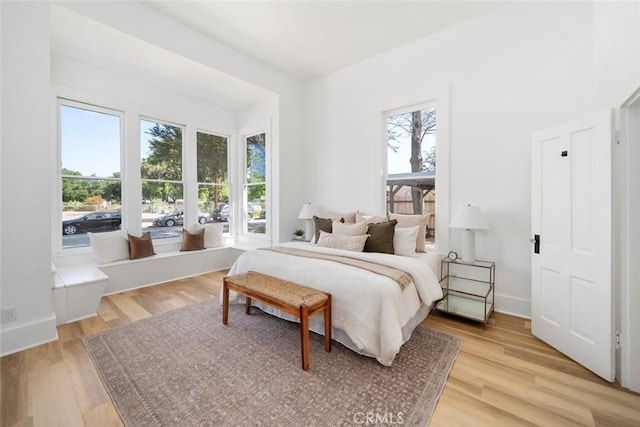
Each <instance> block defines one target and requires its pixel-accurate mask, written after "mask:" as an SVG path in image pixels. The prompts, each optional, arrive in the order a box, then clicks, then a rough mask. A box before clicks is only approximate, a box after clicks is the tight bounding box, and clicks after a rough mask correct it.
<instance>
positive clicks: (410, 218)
mask: <svg viewBox="0 0 640 427" xmlns="http://www.w3.org/2000/svg"><path fill="white" fill-rule="evenodd" d="M389 219H396V220H398V225H397V226H396V231H397V230H398V229H399V228H409V227H415V226H416V225H417V226H419V227H420V228H419V230H418V236H417V237H416V252H424V251H425V246H426V244H427V242H426V240H425V235H426V234H427V220H428V219H429V215H428V214H427V215H406V214H396V213H392V214H389Z"/></svg>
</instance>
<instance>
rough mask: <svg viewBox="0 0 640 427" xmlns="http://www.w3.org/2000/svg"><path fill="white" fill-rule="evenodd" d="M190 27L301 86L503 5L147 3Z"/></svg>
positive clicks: (494, 3) (387, 2)
mask: <svg viewBox="0 0 640 427" xmlns="http://www.w3.org/2000/svg"><path fill="white" fill-rule="evenodd" d="M147 4H148V5H150V6H152V7H153V8H155V9H156V10H157V11H159V12H161V13H163V14H164V15H166V16H168V17H171V18H173V19H176V20H178V21H182V22H183V23H184V24H186V25H188V26H189V27H191V28H192V29H195V30H197V31H200V32H201V33H203V34H205V35H207V36H209V37H211V38H213V39H215V40H217V41H219V42H220V43H222V44H225V45H227V46H229V47H231V48H233V49H235V50H237V51H240V52H243V53H245V54H247V55H248V56H251V57H253V58H255V59H257V60H259V61H261V62H263V63H265V64H267V65H269V66H270V67H272V68H274V69H276V70H280V71H282V72H283V73H285V74H287V75H288V76H290V77H292V78H294V79H296V80H300V81H305V80H309V79H313V78H315V77H318V76H321V75H323V74H327V73H330V72H333V71H336V70H338V69H340V68H343V67H346V66H348V65H350V64H353V63H355V62H359V61H362V60H364V59H366V58H368V57H371V56H374V55H377V54H380V53H382V52H384V51H386V50H389V49H392V48H394V47H398V46H401V45H403V44H406V43H409V42H411V41H413V40H416V39H418V38H422V37H426V36H429V35H431V34H435V33H437V32H439V31H442V30H444V29H446V28H449V27H452V26H454V25H457V24H460V23H462V22H464V21H467V20H469V19H472V18H474V17H477V16H479V15H482V14H485V13H488V12H491V11H493V10H495V9H496V8H498V7H502V6H505V5H507V4H508V3H507V2H505V1H504V0H502V1H493V2H488V1H478V0H472V1H458V0H456V1H442V0H441V1H415V0H414V1H392V0H388V1H200V2H182V1H152V2H148V3H147Z"/></svg>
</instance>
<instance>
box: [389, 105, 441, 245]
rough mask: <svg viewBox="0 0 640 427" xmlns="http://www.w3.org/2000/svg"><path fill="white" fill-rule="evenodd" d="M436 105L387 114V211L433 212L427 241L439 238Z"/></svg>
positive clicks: (404, 212) (403, 212)
mask: <svg viewBox="0 0 640 427" xmlns="http://www.w3.org/2000/svg"><path fill="white" fill-rule="evenodd" d="M435 178H436V108H435V107H433V106H430V107H425V108H421V109H411V110H409V111H406V112H401V113H399V114H391V115H388V116H387V190H386V191H387V211H388V212H394V213H401V214H423V213H424V214H431V215H430V217H429V222H428V224H427V225H428V227H427V241H428V242H431V243H433V242H434V238H435V236H434V235H435V231H434V229H435V211H436V210H435V191H436V180H435Z"/></svg>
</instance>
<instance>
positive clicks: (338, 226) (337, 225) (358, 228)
mask: <svg viewBox="0 0 640 427" xmlns="http://www.w3.org/2000/svg"><path fill="white" fill-rule="evenodd" d="M332 233H333V234H343V235H347V236H363V235H365V234H367V223H366V222H361V223H359V224H358V223H356V224H343V223H341V222H339V221H333V231H332Z"/></svg>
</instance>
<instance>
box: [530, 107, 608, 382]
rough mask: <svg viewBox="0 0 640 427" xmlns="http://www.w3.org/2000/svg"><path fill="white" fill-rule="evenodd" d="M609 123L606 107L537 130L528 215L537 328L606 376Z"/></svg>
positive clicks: (542, 336)
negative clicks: (530, 210)
mask: <svg viewBox="0 0 640 427" xmlns="http://www.w3.org/2000/svg"><path fill="white" fill-rule="evenodd" d="M612 123H613V120H612V113H611V112H605V113H600V114H597V115H593V116H590V117H587V118H584V119H581V120H576V121H573V122H571V123H566V124H564V125H561V126H558V127H555V128H553V129H547V130H544V131H540V132H537V133H535V134H534V135H533V165H532V215H531V217H532V234H533V235H534V239H536V238H537V240H538V242H534V245H533V248H532V258H531V259H532V266H531V267H532V268H531V270H532V273H531V274H532V277H531V288H532V295H531V306H532V307H531V311H532V313H531V318H532V320H531V329H532V332H533V334H534V335H535V336H537V337H538V338H540V339H542V340H543V341H545V342H547V343H548V344H550V345H551V346H553V347H555V348H557V349H558V350H560V351H561V352H563V353H564V354H566V355H567V356H569V357H571V358H572V359H574V360H575V361H577V362H578V363H580V364H582V365H584V366H585V367H587V368H588V369H590V370H592V371H593V372H595V373H596V374H598V375H600V376H601V377H602V378H604V379H606V380H607V381H613V379H614V373H615V372H614V345H613V333H612V330H613V317H612V316H613V312H612V308H613V295H612V286H611V149H612V131H613V127H612ZM536 236H537V237H536ZM536 252H538V253H536Z"/></svg>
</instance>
